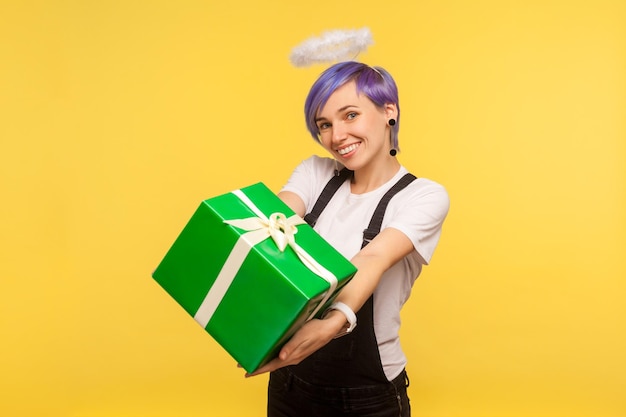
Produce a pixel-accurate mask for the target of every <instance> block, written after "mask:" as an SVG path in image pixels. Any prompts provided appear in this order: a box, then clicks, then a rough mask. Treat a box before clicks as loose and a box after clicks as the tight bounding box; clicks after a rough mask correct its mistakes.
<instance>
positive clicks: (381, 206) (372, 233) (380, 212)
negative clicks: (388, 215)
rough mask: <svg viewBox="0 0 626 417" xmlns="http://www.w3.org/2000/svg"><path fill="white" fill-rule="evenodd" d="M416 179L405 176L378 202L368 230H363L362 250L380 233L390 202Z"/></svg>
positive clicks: (412, 176) (413, 176)
mask: <svg viewBox="0 0 626 417" xmlns="http://www.w3.org/2000/svg"><path fill="white" fill-rule="evenodd" d="M415 179H416V177H415V175H413V174H405V175H404V176H403V177H402V178H400V179H399V180H398V182H396V183H395V184H394V185H393V187H391V188H390V189H389V191H387V192H386V193H385V195H384V196H383V198H381V199H380V201H379V202H378V206H376V210H374V215H373V216H372V219H371V220H370V224H369V225H368V226H367V229H365V230H363V243H362V244H361V249H363V248H364V247H365V246H367V244H368V243H370V242H371V241H372V239H374V238H375V237H376V236H377V235H378V233H380V228H381V226H382V224H383V218H384V217H385V211H386V210H387V205H388V204H389V201H391V199H392V198H393V196H394V195H396V194H397V193H398V192H400V191H401V190H402V189H404V187H406V186H407V185H409V184H410V183H412V182H413V181H414V180H415Z"/></svg>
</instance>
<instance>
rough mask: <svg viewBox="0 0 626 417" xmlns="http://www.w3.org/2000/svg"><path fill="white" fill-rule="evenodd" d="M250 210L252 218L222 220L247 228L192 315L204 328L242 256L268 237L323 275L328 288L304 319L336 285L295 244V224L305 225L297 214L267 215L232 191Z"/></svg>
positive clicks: (331, 274)
mask: <svg viewBox="0 0 626 417" xmlns="http://www.w3.org/2000/svg"><path fill="white" fill-rule="evenodd" d="M232 193H233V194H235V195H236V196H237V197H238V198H239V199H240V200H241V201H242V202H243V203H244V204H245V205H246V206H248V208H249V209H250V210H252V212H253V213H254V214H255V215H256V217H249V218H246V219H236V220H224V223H227V224H230V225H232V226H235V227H237V228H239V229H243V230H245V231H247V233H244V234H243V235H241V236H239V239H237V242H236V243H235V246H234V247H233V250H232V251H231V252H230V254H229V255H228V258H226V262H224V265H223V266H222V269H221V270H220V272H219V274H218V275H217V278H216V279H215V282H214V283H213V285H212V286H211V288H210V289H209V292H208V293H207V295H206V297H204V300H203V301H202V303H201V304H200V307H199V308H198V311H197V312H196V314H195V315H194V319H195V320H196V321H197V322H198V323H199V324H200V325H201V326H202V327H206V326H207V324H208V323H209V321H210V320H211V317H213V313H215V310H217V307H218V306H219V304H220V302H221V301H222V299H223V298H224V295H225V294H226V291H228V288H229V287H230V284H231V283H232V282H233V280H234V279H235V275H236V274H237V272H238V271H239V269H240V268H241V265H242V264H243V261H244V260H245V259H246V256H247V255H248V252H250V250H251V249H252V247H253V246H255V245H256V244H258V243H261V242H262V241H264V240H265V239H267V238H268V237H271V238H272V240H273V241H274V242H275V243H276V246H277V247H278V250H280V251H281V252H284V251H285V249H286V248H287V246H289V247H291V248H292V249H293V251H294V252H295V253H296V255H298V258H299V259H300V261H301V262H302V263H303V264H304V265H305V266H306V267H307V268H309V269H310V270H311V271H312V272H313V273H315V274H316V275H318V276H319V277H321V278H323V279H324V280H325V281H326V282H328V284H329V286H330V287H329V288H328V290H327V291H326V293H325V294H324V298H323V299H322V301H321V302H320V303H319V304H318V305H317V307H316V308H315V310H314V311H313V312H312V313H311V314H310V315H309V317H308V318H307V321H308V320H310V319H312V318H313V317H314V316H315V314H317V312H318V311H319V309H320V308H322V306H323V305H324V304H326V301H328V299H329V298H330V296H331V295H332V294H333V293H334V292H335V289H336V288H337V277H336V276H335V275H333V273H332V272H330V271H329V270H327V269H326V268H324V267H323V266H322V265H320V264H319V263H318V262H317V261H316V260H315V259H314V258H313V257H312V256H311V255H309V254H308V253H307V252H306V251H305V250H304V249H302V247H301V246H300V245H298V244H297V243H296V239H295V236H294V235H295V234H296V233H297V232H298V228H297V227H296V226H297V225H299V224H305V221H304V220H303V219H302V218H301V217H299V216H298V215H295V214H294V215H293V216H291V217H289V218H287V216H285V215H284V214H283V213H273V214H272V215H270V217H269V218H268V217H267V216H266V215H265V214H263V212H261V211H260V210H259V208H258V207H257V206H256V205H255V204H254V203H253V202H252V200H250V199H249V198H248V196H246V195H245V194H244V193H243V192H242V191H241V190H235V191H232Z"/></svg>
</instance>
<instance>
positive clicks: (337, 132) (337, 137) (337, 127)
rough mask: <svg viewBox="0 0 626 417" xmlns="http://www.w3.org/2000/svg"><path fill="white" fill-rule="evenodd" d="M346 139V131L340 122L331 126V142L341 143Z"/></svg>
mask: <svg viewBox="0 0 626 417" xmlns="http://www.w3.org/2000/svg"><path fill="white" fill-rule="evenodd" d="M347 137H348V130H347V129H346V127H345V126H344V124H343V123H342V122H339V123H334V124H333V142H341V141H343V140H345V139H346V138H347Z"/></svg>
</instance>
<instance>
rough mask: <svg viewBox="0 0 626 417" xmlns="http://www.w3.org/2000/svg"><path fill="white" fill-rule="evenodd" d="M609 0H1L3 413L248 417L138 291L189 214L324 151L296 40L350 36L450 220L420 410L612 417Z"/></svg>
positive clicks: (619, 150)
mask: <svg viewBox="0 0 626 417" xmlns="http://www.w3.org/2000/svg"><path fill="white" fill-rule="evenodd" d="M625 22H626V2H624V1H622V0H615V1H610V0H594V1H591V0H587V1H574V0H569V1H568V0H562V1H556V0H546V1H534V0H530V1H521V0H520V1H497V0H492V1H491V0H477V1H452V0H445V1H436V0H415V1H413V0H411V1H409V0H407V1H403V2H387V3H384V2H380V1H372V0H364V1H361V2H347V3H346V2H336V1H328V0H322V1H317V2H308V3H301V2H297V1H293V0H289V1H287V0H282V1H274V2H272V1H270V2H258V1H251V0H241V1H232V2H227V1H219V2H218V1H189V0H183V1H177V2H174V1H162V0H159V1H156V0H155V1H147V0H146V1H139V0H123V1H122V0H118V1H113V0H110V1H78V0H55V1H26V0H25V1H8V0H1V1H0V139H1V148H0V181H1V182H0V186H1V188H0V192H1V196H2V200H1V202H2V203H1V204H0V228H1V229H0V232H1V243H0V261H1V262H0V277H1V278H0V279H1V280H2V281H1V282H2V287H1V294H0V320H1V324H2V328H1V331H2V333H1V335H2V336H1V337H2V347H1V349H2V350H1V355H0V373H1V375H2V376H1V377H0V378H1V385H0V415H3V416H35V415H37V416H75V417H78V416H80V417H82V416H85V417H91V416H93V417H96V416H146V417H161V416H177V417H185V416H190V417H191V416H224V417H226V416H262V415H264V409H265V385H266V379H267V378H266V376H261V377H258V378H253V379H244V377H243V371H241V370H240V369H237V368H236V365H235V363H234V361H233V360H232V359H231V358H230V357H229V356H228V355H227V354H225V353H224V352H223V350H222V349H221V348H220V347H219V346H218V345H217V344H216V343H215V342H214V341H213V340H212V339H211V338H210V337H209V336H208V335H206V334H205V333H204V332H203V331H201V329H200V328H199V327H198V326H197V324H196V323H195V322H194V321H193V320H192V319H191V318H190V317H188V316H187V315H186V313H184V311H183V310H182V309H180V308H179V307H178V305H176V304H175V303H174V302H173V301H172V300H171V299H170V298H169V297H168V296H167V295H166V293H165V292H164V291H163V290H162V289H161V288H160V287H158V285H157V284H156V283H155V282H154V281H153V280H152V279H151V277H150V274H151V272H152V270H153V269H154V268H155V267H156V265H157V264H158V262H159V261H160V259H161V258H162V256H163V255H164V253H165V251H166V250H167V249H168V247H169V245H170V244H171V243H172V241H173V239H174V238H175V237H176V236H177V234H178V232H179V231H180V229H181V228H182V227H183V226H184V224H185V223H186V221H187V219H188V218H189V216H190V215H191V213H192V212H193V211H194V210H195V208H196V207H197V205H198V204H199V202H200V201H201V200H203V199H205V198H208V197H211V196H213V195H216V194H221V193H223V192H227V191H230V190H232V189H235V188H239V187H242V186H245V185H249V184H252V183H255V182H258V181H263V182H265V183H266V184H267V185H268V186H270V188H272V189H273V190H275V191H277V190H278V189H279V188H280V186H281V185H282V183H283V182H284V181H285V180H286V178H287V177H288V175H289V173H290V171H291V170H292V169H293V167H294V166H295V165H296V164H297V163H298V162H299V161H300V160H302V159H304V158H305V157H307V156H308V155H310V154H311V153H319V154H322V152H323V151H322V149H321V148H319V147H318V146H316V145H315V144H314V142H313V141H312V139H310V138H309V137H308V134H307V132H306V130H305V127H304V122H303V118H302V102H303V99H304V96H305V94H306V92H307V91H308V88H309V86H310V84H311V83H312V82H313V80H314V78H315V77H316V76H317V74H318V73H319V72H320V71H321V70H322V69H323V67H317V66H316V67H313V68H309V69H296V68H293V67H292V66H291V65H290V63H289V61H288V58H287V57H288V54H289V51H290V49H291V47H292V46H294V45H296V44H297V43H299V42H300V41H302V40H304V39H305V38H307V37H309V36H311V35H314V34H319V33H320V32H322V31H324V30H328V29H334V28H360V27H363V26H368V27H369V28H370V29H371V30H372V32H373V35H374V39H375V42H376V44H375V45H374V46H373V47H371V48H370V49H369V51H368V52H367V53H365V54H363V55H362V56H361V59H363V60H364V61H366V62H368V63H372V64H380V65H383V66H384V67H386V68H387V69H388V70H390V71H391V73H392V74H394V76H395V78H396V80H397V82H398V84H399V86H400V92H401V106H402V129H401V132H400V141H401V146H402V150H403V152H402V153H401V154H400V160H401V162H402V163H403V164H405V165H406V166H407V167H408V168H409V169H410V170H411V171H412V172H414V173H415V174H416V175H418V176H423V177H429V178H432V179H434V180H436V181H438V182H441V183H442V184H444V185H445V186H446V187H447V189H448V191H449V193H450V196H451V200H452V207H451V212H450V215H449V218H448V220H447V223H446V225H445V230H444V234H443V238H442V241H441V244H440V246H439V248H438V250H437V252H436V253H435V256H434V259H433V262H432V265H431V266H429V267H427V268H426V269H425V271H424V273H423V275H422V277H421V278H420V279H419V280H418V282H417V284H416V286H415V291H414V295H413V297H412V299H411V300H410V302H409V303H408V305H407V307H406V308H405V310H404V311H403V318H404V327H403V331H402V336H403V338H404V346H405V350H406V352H407V354H408V356H409V360H410V362H409V366H408V369H409V372H410V376H411V386H410V388H409V390H410V391H409V392H410V395H411V398H412V404H413V409H414V415H416V416H422V417H448V416H454V417H465V416H467V417H469V416H477V417H486V416H494V417H495V416H497V417H507V416H511V417H513V416H550V417H551V416H572V417H573V416H594V417H624V416H626V399H625V396H624V392H625V387H626V354H625V352H626V334H625V333H626V320H625V317H626V311H625V309H626V307H625V303H624V298H625V295H626V284H625V280H624V278H626V260H625V256H624V255H625V249H626V195H625V190H626V188H625V185H626V184H625V182H626V181H625V179H626V177H625V171H624V167H625V166H626V164H625V162H626V161H625V157H626V152H625V151H626V150H625V139H626V135H625V134H626V126H625V120H626V119H625V117H624V116H625V112H626V23H625Z"/></svg>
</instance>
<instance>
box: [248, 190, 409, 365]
mask: <svg viewBox="0 0 626 417" xmlns="http://www.w3.org/2000/svg"><path fill="white" fill-rule="evenodd" d="M279 197H280V198H281V199H282V200H283V201H285V203H287V205H289V206H290V207H291V208H292V209H293V210H294V211H295V212H296V213H297V214H298V215H300V216H304V211H305V209H306V207H305V206H304V203H303V202H302V200H301V199H300V197H298V196H297V195H296V194H294V193H280V194H279ZM411 251H413V243H412V242H411V240H410V239H409V238H408V237H407V236H406V235H405V234H404V233H402V232H400V231H399V230H396V229H393V228H387V229H385V230H383V231H382V232H381V233H380V234H379V235H378V236H377V237H376V238H375V239H373V240H372V241H371V242H370V244H369V245H367V246H366V247H365V248H363V249H362V250H361V251H360V252H359V253H357V254H356V256H355V257H354V258H352V263H353V264H354V265H355V266H356V267H357V269H358V271H357V273H356V274H355V275H354V277H353V278H352V280H351V281H350V282H349V283H348V284H347V285H346V286H345V287H344V289H343V290H342V291H341V293H340V294H339V295H338V296H337V301H341V302H342V303H344V304H346V305H348V306H349V307H350V308H352V310H353V311H355V312H357V311H358V310H359V309H360V308H361V307H362V306H363V304H365V302H366V301H367V299H368V298H369V297H370V296H371V295H372V293H373V292H374V290H375V289H376V286H377V285H378V283H379V281H380V278H381V277H382V275H383V273H384V272H385V271H386V270H387V269H389V268H390V267H391V266H392V265H393V264H395V263H396V262H398V261H399V260H400V259H402V258H403V257H405V256H406V255H408V254H409V253H411ZM345 324H346V318H345V316H344V315H343V313H341V312H340V311H336V310H332V311H331V312H330V313H329V314H328V315H326V316H325V317H324V319H322V320H320V319H313V320H310V321H308V322H307V323H306V324H304V326H302V328H300V330H298V331H297V332H296V333H295V334H294V335H293V337H292V338H291V339H290V340H289V341H288V342H287V343H286V344H285V346H283V348H282V349H281V351H280V353H279V355H278V358H276V359H274V360H272V361H271V362H269V363H268V364H267V365H265V366H263V367H261V368H260V369H258V370H257V371H256V372H254V373H253V374H250V375H247V376H252V375H258V374H262V373H265V372H271V371H273V370H275V369H278V368H281V367H283V366H288V365H296V364H298V363H300V362H301V361H302V360H304V359H305V358H307V357H308V356H310V355H311V354H312V353H314V352H315V351H317V350H318V349H320V348H321V347H323V346H324V345H326V344H327V343H328V342H330V341H331V340H332V339H333V338H334V337H335V335H337V333H339V331H340V330H342V329H343V328H344V326H345Z"/></svg>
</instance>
